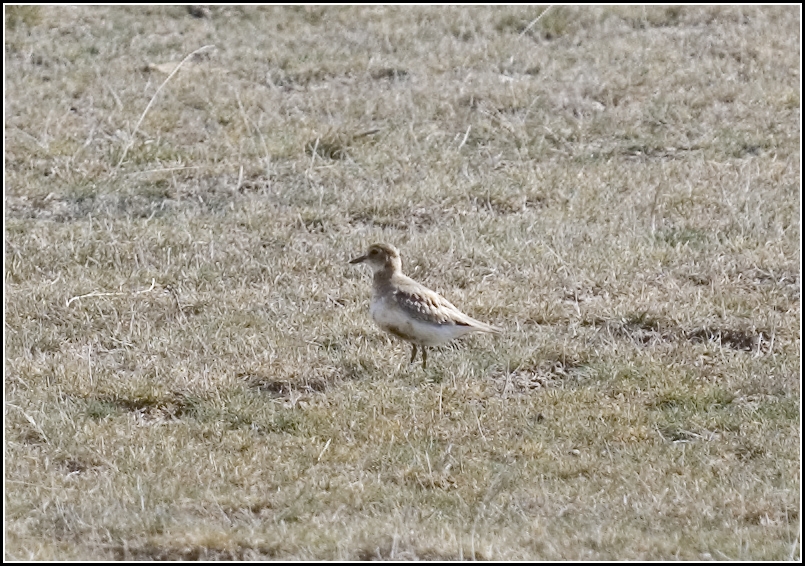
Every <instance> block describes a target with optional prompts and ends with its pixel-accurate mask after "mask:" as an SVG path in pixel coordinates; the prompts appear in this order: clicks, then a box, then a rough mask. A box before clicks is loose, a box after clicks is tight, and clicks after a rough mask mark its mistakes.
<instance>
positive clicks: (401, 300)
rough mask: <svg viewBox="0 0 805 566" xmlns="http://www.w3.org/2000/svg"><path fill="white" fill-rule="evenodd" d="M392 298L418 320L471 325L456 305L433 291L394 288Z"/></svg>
mask: <svg viewBox="0 0 805 566" xmlns="http://www.w3.org/2000/svg"><path fill="white" fill-rule="evenodd" d="M393 297H394V300H395V301H396V303H397V304H398V305H399V306H400V308H402V309H403V310H404V311H405V312H406V313H408V314H409V315H410V316H411V317H413V318H416V319H418V320H423V321H427V322H432V323H434V324H460V325H463V326H471V323H470V322H469V321H468V320H466V318H467V317H465V316H464V315H463V314H462V313H461V312H460V311H459V310H458V309H457V308H456V307H454V306H453V305H452V304H450V303H449V302H448V301H446V300H445V299H443V298H442V297H440V296H438V295H436V294H435V293H424V292H409V291H405V290H402V289H396V290H395V291H394V293H393Z"/></svg>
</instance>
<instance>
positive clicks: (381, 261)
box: [349, 244, 502, 368]
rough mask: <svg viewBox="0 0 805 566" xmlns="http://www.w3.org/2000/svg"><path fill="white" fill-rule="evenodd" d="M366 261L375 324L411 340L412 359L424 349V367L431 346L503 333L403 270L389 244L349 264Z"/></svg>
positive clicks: (370, 310) (368, 252)
mask: <svg viewBox="0 0 805 566" xmlns="http://www.w3.org/2000/svg"><path fill="white" fill-rule="evenodd" d="M363 262H366V263H368V264H369V266H370V267H371V268H372V271H373V272H374V278H373V283H372V302H371V304H370V306H369V313H370V314H371V315H372V319H374V321H375V323H376V324H377V325H378V326H379V327H380V328H382V329H383V330H385V331H386V332H388V333H389V334H393V335H394V336H396V337H398V338H402V339H403V340H406V341H408V342H410V343H411V345H412V346H413V351H412V352H411V361H410V362H409V363H414V361H415V360H416V354H417V346H419V347H421V348H422V367H423V368H426V367H427V360H428V351H427V348H428V347H429V346H437V345H439V344H443V343H445V342H449V341H451V340H455V339H456V338H459V337H461V336H464V335H465V334H469V333H470V332H488V333H492V334H499V333H500V332H502V330H501V329H500V328H497V327H494V326H490V325H489V324H485V323H483V322H481V321H479V320H475V319H474V318H472V317H469V316H467V315H466V314H464V313H462V312H461V311H460V310H458V309H457V308H456V307H454V306H453V304H452V303H451V302H450V301H448V300H447V299H445V298H444V297H442V296H441V295H439V293H437V292H435V291H431V290H430V289H428V288H427V287H425V286H424V285H421V284H420V283H417V282H416V281H414V280H413V279H411V278H410V277H408V276H406V275H404V274H403V272H402V260H401V259H400V252H399V250H397V248H395V247H394V246H390V245H388V244H374V245H372V246H370V247H369V250H368V251H367V252H366V254H365V255H362V256H360V257H356V258H355V259H353V260H352V261H350V262H349V263H363Z"/></svg>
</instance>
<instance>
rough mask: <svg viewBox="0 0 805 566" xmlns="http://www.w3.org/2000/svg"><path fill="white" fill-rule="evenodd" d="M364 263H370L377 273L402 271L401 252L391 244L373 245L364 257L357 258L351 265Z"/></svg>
mask: <svg viewBox="0 0 805 566" xmlns="http://www.w3.org/2000/svg"><path fill="white" fill-rule="evenodd" d="M364 262H365V263H368V264H369V266H370V267H371V268H372V271H374V272H375V273H377V272H379V271H386V270H388V271H390V272H394V271H400V270H401V269H402V260H401V259H400V251H399V250H398V249H397V248H395V247H394V246H392V245H389V244H373V245H371V246H369V249H368V250H367V251H366V253H365V254H364V255H362V256H360V257H356V258H355V259H353V260H352V261H350V262H349V263H364Z"/></svg>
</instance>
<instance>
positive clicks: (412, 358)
mask: <svg viewBox="0 0 805 566" xmlns="http://www.w3.org/2000/svg"><path fill="white" fill-rule="evenodd" d="M411 346H413V347H414V350H413V351H412V352H411V361H410V362H408V363H409V364H412V363H414V360H415V359H416V344H411ZM423 350H424V348H423Z"/></svg>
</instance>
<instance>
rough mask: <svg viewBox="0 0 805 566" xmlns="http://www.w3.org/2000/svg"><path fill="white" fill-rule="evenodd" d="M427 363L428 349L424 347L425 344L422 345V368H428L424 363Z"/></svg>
mask: <svg viewBox="0 0 805 566" xmlns="http://www.w3.org/2000/svg"><path fill="white" fill-rule="evenodd" d="M427 363H428V349H427V348H425V346H422V369H428V368H427V365H426V364H427Z"/></svg>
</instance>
